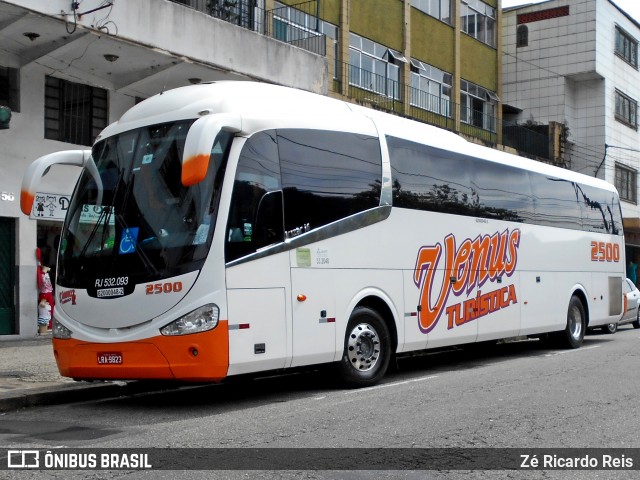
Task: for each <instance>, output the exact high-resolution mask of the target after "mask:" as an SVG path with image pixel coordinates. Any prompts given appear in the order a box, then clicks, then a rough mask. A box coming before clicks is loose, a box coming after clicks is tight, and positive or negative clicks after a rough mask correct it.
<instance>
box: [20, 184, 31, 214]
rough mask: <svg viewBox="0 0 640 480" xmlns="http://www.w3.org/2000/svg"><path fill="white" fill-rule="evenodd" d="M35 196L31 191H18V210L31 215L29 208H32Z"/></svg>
mask: <svg viewBox="0 0 640 480" xmlns="http://www.w3.org/2000/svg"><path fill="white" fill-rule="evenodd" d="M34 199H35V196H34V195H33V193H31V192H26V191H24V190H22V191H21V192H20V210H22V213H24V214H25V215H31V209H32V208H33V200H34Z"/></svg>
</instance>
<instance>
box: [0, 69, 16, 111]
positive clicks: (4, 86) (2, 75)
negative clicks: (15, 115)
mask: <svg viewBox="0 0 640 480" xmlns="http://www.w3.org/2000/svg"><path fill="white" fill-rule="evenodd" d="M0 105H2V106H5V107H9V108H10V109H11V111H12V112H19V111H20V88H19V82H18V69H17V68H11V67H3V66H0Z"/></svg>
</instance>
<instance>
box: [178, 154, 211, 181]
mask: <svg viewBox="0 0 640 480" xmlns="http://www.w3.org/2000/svg"><path fill="white" fill-rule="evenodd" d="M208 166H209V154H202V153H200V154H198V155H194V156H192V157H189V158H187V159H185V160H184V162H183V163H182V184H183V185H184V186H185V187H189V186H191V185H195V184H197V183H199V182H201V181H202V180H204V177H206V176H207V167H208Z"/></svg>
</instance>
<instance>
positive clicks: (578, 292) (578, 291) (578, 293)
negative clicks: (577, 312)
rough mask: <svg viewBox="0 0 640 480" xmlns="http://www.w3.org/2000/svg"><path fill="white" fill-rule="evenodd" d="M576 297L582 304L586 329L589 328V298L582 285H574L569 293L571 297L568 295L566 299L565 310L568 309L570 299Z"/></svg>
mask: <svg viewBox="0 0 640 480" xmlns="http://www.w3.org/2000/svg"><path fill="white" fill-rule="evenodd" d="M574 296H575V297H577V298H578V299H579V300H580V302H581V303H582V306H583V308H584V315H585V322H586V324H587V325H586V326H587V328H588V327H589V320H590V315H589V297H587V292H586V291H585V289H584V287H583V286H582V285H576V286H574V287H573V289H572V291H571V295H569V298H568V299H567V308H566V309H565V310H567V309H568V308H569V303H570V302H571V298H572V297H574Z"/></svg>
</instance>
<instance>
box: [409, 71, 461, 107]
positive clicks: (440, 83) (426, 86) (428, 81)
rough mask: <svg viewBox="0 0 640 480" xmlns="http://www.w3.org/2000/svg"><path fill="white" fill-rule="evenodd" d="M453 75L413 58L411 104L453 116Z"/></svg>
mask: <svg viewBox="0 0 640 480" xmlns="http://www.w3.org/2000/svg"><path fill="white" fill-rule="evenodd" d="M451 82H452V75H451V74H450V73H447V72H444V71H442V70H440V69H439V68H436V67H433V66H431V65H429V64H426V63H423V62H420V61H419V60H415V59H411V95H410V97H411V98H410V101H411V105H413V106H414V107H419V108H422V109H424V110H429V111H430V112H435V113H438V114H440V115H445V116H447V117H450V116H451Z"/></svg>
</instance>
